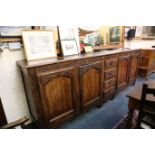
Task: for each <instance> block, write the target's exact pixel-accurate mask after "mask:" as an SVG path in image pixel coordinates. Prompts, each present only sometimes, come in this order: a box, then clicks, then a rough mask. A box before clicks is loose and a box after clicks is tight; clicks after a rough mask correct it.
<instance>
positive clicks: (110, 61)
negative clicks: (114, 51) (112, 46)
mask: <svg viewBox="0 0 155 155" xmlns="http://www.w3.org/2000/svg"><path fill="white" fill-rule="evenodd" d="M117 63H118V59H117V58H113V59H108V60H105V69H107V68H110V67H114V66H117Z"/></svg>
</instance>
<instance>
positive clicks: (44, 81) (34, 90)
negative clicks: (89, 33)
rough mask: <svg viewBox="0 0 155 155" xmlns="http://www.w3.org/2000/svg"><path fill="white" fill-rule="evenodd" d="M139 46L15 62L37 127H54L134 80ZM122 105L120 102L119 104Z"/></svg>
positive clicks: (111, 95)
mask: <svg viewBox="0 0 155 155" xmlns="http://www.w3.org/2000/svg"><path fill="white" fill-rule="evenodd" d="M139 55H140V49H134V50H130V49H125V48H121V49H117V50H102V51H99V52H94V53H85V54H79V55H74V56H68V57H57V58H51V59H42V60H35V61H30V62H27V61H26V60H21V61H18V62H17V65H18V66H19V68H20V71H21V75H22V78H23V82H24V88H25V92H26V96H27V100H28V105H29V108H30V113H31V115H32V117H33V119H34V120H35V122H36V124H37V126H38V128H58V127H59V126H60V125H61V124H62V123H64V122H66V121H69V120H71V119H74V118H76V117H77V116H78V115H80V114H81V113H83V112H86V111H88V110H89V109H90V108H91V107H92V106H98V107H100V106H102V104H104V103H105V102H106V101H107V100H109V99H111V98H113V97H114V96H115V94H116V93H117V92H118V91H121V90H122V89H124V88H125V87H126V86H127V85H129V84H134V82H135V80H136V74H137V68H138V61H139ZM122 104H123V103H122Z"/></svg>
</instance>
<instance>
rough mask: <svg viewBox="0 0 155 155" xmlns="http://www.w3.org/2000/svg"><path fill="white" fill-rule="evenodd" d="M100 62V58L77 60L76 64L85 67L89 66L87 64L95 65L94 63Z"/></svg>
mask: <svg viewBox="0 0 155 155" xmlns="http://www.w3.org/2000/svg"><path fill="white" fill-rule="evenodd" d="M101 61H102V57H97V58H87V59H83V60H79V61H78V64H79V65H80V66H85V65H89V64H92V63H96V62H101Z"/></svg>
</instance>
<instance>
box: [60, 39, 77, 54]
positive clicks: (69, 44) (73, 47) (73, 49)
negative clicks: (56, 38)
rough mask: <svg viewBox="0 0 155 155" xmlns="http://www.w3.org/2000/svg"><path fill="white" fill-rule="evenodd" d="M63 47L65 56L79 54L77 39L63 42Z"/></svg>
mask: <svg viewBox="0 0 155 155" xmlns="http://www.w3.org/2000/svg"><path fill="white" fill-rule="evenodd" d="M61 47H62V52H63V56H69V55H74V54H79V51H78V48H77V43H76V40H75V39H64V40H61Z"/></svg>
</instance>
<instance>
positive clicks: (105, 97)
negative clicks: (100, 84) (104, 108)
mask: <svg viewBox="0 0 155 155" xmlns="http://www.w3.org/2000/svg"><path fill="white" fill-rule="evenodd" d="M114 96H115V87H111V88H109V89H107V90H105V91H104V93H103V101H104V102H106V101H107V100H109V99H112V98H113V97H114Z"/></svg>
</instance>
